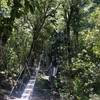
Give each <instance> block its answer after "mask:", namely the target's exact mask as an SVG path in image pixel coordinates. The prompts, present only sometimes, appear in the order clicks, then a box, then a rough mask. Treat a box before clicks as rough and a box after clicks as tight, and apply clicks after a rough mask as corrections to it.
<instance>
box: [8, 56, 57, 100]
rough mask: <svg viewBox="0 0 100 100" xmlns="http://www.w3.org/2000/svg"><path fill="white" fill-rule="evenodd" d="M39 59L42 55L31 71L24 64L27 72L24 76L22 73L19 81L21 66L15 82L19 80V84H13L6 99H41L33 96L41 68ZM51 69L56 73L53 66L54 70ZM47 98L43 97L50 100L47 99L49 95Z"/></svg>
mask: <svg viewBox="0 0 100 100" xmlns="http://www.w3.org/2000/svg"><path fill="white" fill-rule="evenodd" d="M41 60H42V56H41V57H40V61H39V63H38V65H37V67H36V68H35V69H33V70H32V69H31V72H30V70H29V68H28V66H26V67H25V68H26V69H27V72H28V74H26V76H25V75H24V77H23V78H22V79H21V82H19V80H20V77H21V75H22V73H23V71H24V69H25V68H23V70H22V71H21V73H20V74H19V77H18V79H17V83H18V82H19V83H20V84H16V85H15V86H13V88H12V90H11V92H10V94H9V96H8V97H7V100H42V98H41V99H34V96H33V95H34V92H35V90H34V88H35V84H36V80H37V77H38V74H39V71H40V68H41ZM50 66H52V64H50ZM49 69H50V67H49ZM50 70H51V69H50ZM52 71H53V72H52V74H53V76H55V75H56V73H57V70H55V68H54V70H52ZM47 78H49V76H47ZM47 98H48V99H45V100H51V99H49V97H47ZM43 100H44V99H43ZM52 100H53V99H52Z"/></svg>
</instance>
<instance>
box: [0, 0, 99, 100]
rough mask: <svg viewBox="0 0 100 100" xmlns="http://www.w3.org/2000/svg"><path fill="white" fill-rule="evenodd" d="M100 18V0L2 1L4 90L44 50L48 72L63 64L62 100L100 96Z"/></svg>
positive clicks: (59, 84)
mask: <svg viewBox="0 0 100 100" xmlns="http://www.w3.org/2000/svg"><path fill="white" fill-rule="evenodd" d="M99 19H100V2H99V0H0V76H1V77H0V88H3V86H2V81H4V79H6V82H5V85H6V84H7V83H8V82H9V84H10V86H11V87H12V86H13V85H14V82H15V81H16V80H15V79H16V77H17V76H18V73H20V72H21V70H22V69H23V67H24V66H25V64H26V63H27V65H28V66H29V67H30V66H31V67H33V68H34V63H35V60H36V59H37V60H38V59H39V57H40V54H41V52H42V51H44V55H45V56H44V61H43V62H44V63H46V62H47V63H46V67H48V66H49V64H50V62H51V60H52V56H54V57H55V58H56V59H57V66H58V73H57V77H56V78H55V80H54V81H53V82H54V84H53V85H54V90H56V91H57V92H58V94H59V95H60V97H61V98H62V100H89V97H90V95H93V94H97V95H99V94H100V86H99V84H100V68H99V67H100V20H99ZM11 80H12V81H11Z"/></svg>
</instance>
